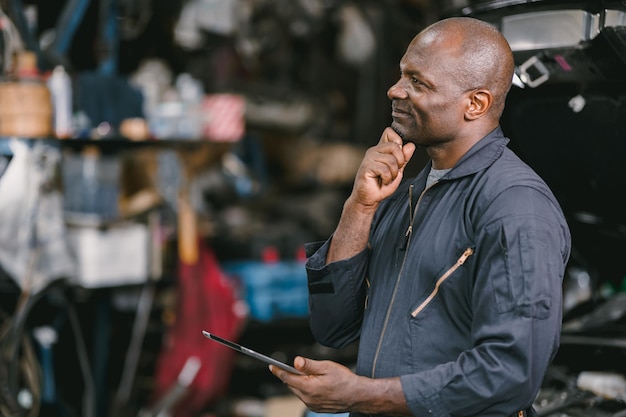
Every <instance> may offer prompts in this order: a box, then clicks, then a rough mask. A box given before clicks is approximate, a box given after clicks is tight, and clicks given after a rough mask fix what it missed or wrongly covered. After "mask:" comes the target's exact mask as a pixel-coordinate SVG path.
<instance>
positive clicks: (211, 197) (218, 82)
mask: <svg viewBox="0 0 626 417" xmlns="http://www.w3.org/2000/svg"><path fill="white" fill-rule="evenodd" d="M449 16H473V17H477V18H479V19H483V20H485V21H488V22H489V23H491V24H493V25H494V26H496V27H497V28H498V29H499V30H501V31H502V33H503V34H504V35H505V37H506V38H507V40H508V41H509V43H510V44H511V47H512V49H513V52H514V55H515V60H516V66H517V67H516V74H515V78H514V86H513V88H512V90H511V93H510V95H509V97H508V100H507V105H506V110H505V113H504V115H503V118H502V126H503V129H504V131H505V134H506V135H507V136H509V137H510V138H511V144H510V146H511V148H513V149H514V150H515V151H516V152H517V153H518V154H519V155H520V156H521V157H522V158H523V159H524V160H525V161H526V162H527V163H529V164H530V165H531V166H532V167H533V168H535V169H536V170H537V171H538V172H539V173H540V175H542V177H543V178H544V179H545V180H546V181H547V183H548V185H549V186H550V187H551V188H552V189H553V191H554V193H555V195H556V196H557V198H558V199H559V202H560V203H561V205H562V206H563V209H564V211H565V214H566V216H567V219H568V222H569V224H570V227H571V229H572V235H573V253H572V257H571V260H570V264H569V266H568V270H567V275H566V277H565V279H564V282H563V291H564V301H565V302H564V310H563V315H564V325H563V334H562V344H561V350H560V351H559V354H558V356H557V358H556V359H555V361H554V364H553V366H551V368H550V370H549V372H548V375H547V376H546V380H545V381H544V384H543V386H542V390H541V392H540V395H539V396H538V398H537V400H536V403H535V407H536V408H537V410H538V412H539V414H540V415H541V416H555V417H557V416H559V417H565V416H572V417H574V416H585V417H596V416H597V417H618V416H626V411H624V410H626V380H625V377H624V375H625V374H626V369H625V368H626V367H625V366H624V364H625V363H626V362H625V361H624V354H625V352H626V327H625V316H626V299H625V297H626V295H625V294H626V267H625V266H624V262H623V260H622V259H621V256H622V254H623V253H624V252H625V251H626V219H625V215H624V214H625V213H626V210H625V209H626V207H624V192H625V191H626V170H625V169H624V162H625V161H626V141H625V138H626V122H625V120H626V107H625V94H626V88H625V87H626V4H625V3H624V2H623V1H602V0H594V1H559V0H543V1H541V0H539V1H537V0H534V1H522V0H492V1H467V0H446V1H434V0H404V1H402V0H359V1H357V0H38V1H30V0H0V29H1V37H0V52H1V53H0V68H1V78H0V415H2V416H6V417H14V416H37V415H41V416H64V417H65V416H67V417H70V416H72V417H73V416H97V417H106V416H142V417H145V416H175V417H182V416H188V417H193V416H215V417H223V416H224V417H226V416H228V417H230V416H236V417H265V416H267V417H282V416H295V417H305V416H306V417H312V416H314V415H315V413H312V412H310V411H308V410H306V409H305V408H304V407H303V405H302V404H301V403H300V402H299V401H298V400H297V399H295V397H293V396H292V395H290V393H289V392H288V390H287V389H286V388H285V387H284V385H283V384H282V383H280V381H278V380H276V379H275V378H274V377H273V376H272V375H271V374H270V373H269V371H268V370H267V366H266V365H265V364H263V363H261V362H259V361H256V360H254V359H252V358H249V357H247V356H244V355H241V354H237V353H235V352H233V351H230V350H228V349H227V348H224V347H222V346H220V345H217V344H216V343H214V342H212V341H210V340H208V339H206V338H204V337H203V336H202V334H201V330H208V331H212V332H214V333H216V334H217V335H218V336H222V337H226V338H229V339H231V340H234V341H238V342H240V343H241V344H244V345H246V346H248V347H250V348H252V349H254V350H257V351H259V352H261V353H265V354H268V355H270V356H273V357H275V358H277V359H280V360H283V361H286V362H290V361H291V360H292V359H293V357H294V356H295V355H305V356H309V357H313V358H319V359H331V360H335V361H338V362H341V363H344V364H345V365H347V366H353V365H354V362H355V358H356V356H355V355H356V348H357V346H349V347H347V348H345V349H342V350H332V349H327V348H324V347H322V346H320V345H318V344H317V343H316V342H315V341H314V340H313V338H312V336H311V334H310V333H309V329H308V322H307V318H308V303H307V287H306V275H305V273H304V267H303V264H304V261H305V257H304V252H303V245H304V243H306V242H312V241H318V240H325V239H326V238H327V237H328V236H329V235H330V234H332V232H333V230H334V227H335V225H336V222H337V220H338V218H339V214H340V212H341V208H342V205H343V202H344V200H345V198H346V197H347V195H348V194H349V192H350V189H351V186H352V180H353V178H354V175H355V173H356V170H357V168H358V165H359V163H360V160H361V157H362V156H363V153H364V152H365V150H366V149H367V147H369V146H371V145H373V144H375V143H376V142H377V141H378V139H379V136H380V134H381V132H382V130H383V129H384V128H385V127H386V126H388V124H389V122H390V120H391V119H390V103H389V100H388V98H387V96H386V91H387V89H388V88H389V86H391V85H392V84H393V83H394V82H395V81H396V79H397V77H398V75H399V71H398V63H399V60H400V58H401V57H402V55H403V53H404V51H405V48H406V46H407V45H408V43H409V42H410V40H411V39H412V38H413V36H415V34H416V33H417V32H418V31H419V30H421V29H422V28H424V27H425V26H426V25H428V24H430V23H432V22H434V21H436V20H438V19H441V18H444V17H449ZM425 162H426V156H425V154H423V153H422V152H420V151H418V152H417V153H416V155H415V157H414V158H413V159H412V161H411V166H410V167H409V169H410V172H413V173H415V174H416V173H417V172H418V170H419V169H420V168H421V167H422V166H423V165H424V163H425Z"/></svg>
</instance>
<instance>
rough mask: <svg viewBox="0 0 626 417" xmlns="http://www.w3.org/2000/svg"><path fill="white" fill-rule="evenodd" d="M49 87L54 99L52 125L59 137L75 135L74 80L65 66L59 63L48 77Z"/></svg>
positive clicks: (51, 97)
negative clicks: (73, 117) (73, 115)
mask: <svg viewBox="0 0 626 417" xmlns="http://www.w3.org/2000/svg"><path fill="white" fill-rule="evenodd" d="M48 89H49V90H50V99H51V101H52V114H53V116H52V126H53V131H54V135H55V136H56V137H57V138H61V139H67V138H70V137H72V136H73V122H72V114H73V108H72V80H71V78H70V76H69V74H68V73H67V72H66V71H65V68H63V67H62V66H60V65H58V66H56V67H55V68H54V70H53V71H52V74H51V75H50V77H49V78H48Z"/></svg>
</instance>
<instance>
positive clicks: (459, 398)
mask: <svg viewBox="0 0 626 417" xmlns="http://www.w3.org/2000/svg"><path fill="white" fill-rule="evenodd" d="M539 195H540V196H539V197H538V193H537V190H533V189H531V188H518V189H515V190H510V191H507V192H505V193H504V195H502V196H500V198H498V199H497V200H496V202H495V204H491V206H490V207H489V208H487V209H486V213H485V214H486V216H483V218H488V219H490V220H489V222H488V223H484V224H480V225H479V227H477V228H476V230H477V235H476V251H475V255H476V257H475V259H474V260H473V263H472V268H473V273H474V276H475V282H474V287H473V290H472V294H471V296H472V310H473V313H474V316H473V317H474V318H473V323H472V328H471V332H472V347H471V348H470V349H467V350H466V351H464V352H462V353H461V355H460V356H459V357H458V359H457V360H456V361H454V362H449V363H443V364H440V365H438V366H436V367H434V368H432V369H429V370H427V371H424V372H420V373H416V374H411V375H404V376H402V377H401V381H402V387H403V391H404V395H405V398H406V400H407V403H408V405H409V408H410V409H411V411H412V413H413V414H414V415H416V416H438V417H449V416H459V415H463V416H473V415H484V416H507V415H511V414H512V413H514V412H515V411H516V410H518V409H520V408H523V407H528V406H530V405H532V402H533V400H534V398H535V397H536V395H537V393H538V391H539V388H540V386H541V382H542V379H543V377H544V374H545V372H546V369H547V367H548V365H549V363H550V361H551V360H552V359H553V357H554V354H555V353H556V350H557V349H558V345H559V338H560V330H561V318H562V296H561V292H562V290H561V288H562V279H563V276H564V273H565V266H566V263H567V259H568V257H569V251H570V235H569V230H568V229H567V225H566V223H565V220H564V219H563V218H562V215H561V211H560V208H558V206H555V204H554V201H553V200H552V199H550V198H547V197H546V196H545V195H542V194H541V193H539Z"/></svg>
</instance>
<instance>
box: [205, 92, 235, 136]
mask: <svg viewBox="0 0 626 417" xmlns="http://www.w3.org/2000/svg"><path fill="white" fill-rule="evenodd" d="M245 108H246V100H245V98H244V97H243V96H241V95H238V94H209V95H207V96H205V98H204V100H203V101H202V110H203V114H204V118H203V119H204V122H203V126H202V134H203V136H204V137H205V138H207V139H208V140H211V141H215V142H236V141H238V140H239V139H241V138H242V137H243V135H244V134H245V132H246V120H245Z"/></svg>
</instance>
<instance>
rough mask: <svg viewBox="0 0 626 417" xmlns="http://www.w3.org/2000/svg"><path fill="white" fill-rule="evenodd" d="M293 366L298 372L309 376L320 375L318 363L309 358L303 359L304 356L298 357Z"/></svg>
mask: <svg viewBox="0 0 626 417" xmlns="http://www.w3.org/2000/svg"><path fill="white" fill-rule="evenodd" d="M293 366H294V368H296V369H297V370H298V371H302V372H304V373H305V374H307V375H314V374H319V373H320V372H319V371H320V369H319V368H320V367H319V362H318V361H314V360H312V359H308V358H303V357H302V356H296V358H295V359H294V360H293Z"/></svg>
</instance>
